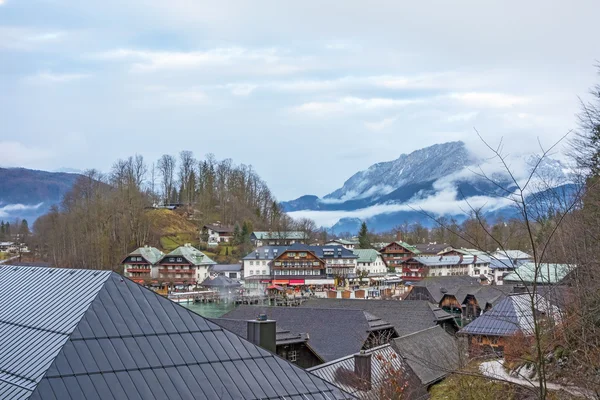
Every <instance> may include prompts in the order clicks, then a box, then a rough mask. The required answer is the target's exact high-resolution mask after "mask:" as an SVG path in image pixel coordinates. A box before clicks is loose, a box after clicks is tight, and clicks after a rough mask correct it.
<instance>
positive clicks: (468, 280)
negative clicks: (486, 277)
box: [413, 275, 481, 303]
mask: <svg viewBox="0 0 600 400" xmlns="http://www.w3.org/2000/svg"><path fill="white" fill-rule="evenodd" d="M467 285H470V286H481V283H480V282H479V280H478V279H477V278H473V277H470V276H460V275H457V276H436V277H433V276H432V277H427V278H425V279H423V280H422V281H420V282H417V283H415V284H414V285H413V286H419V287H426V288H427V289H428V290H429V293H430V294H431V297H432V298H433V300H434V301H435V302H436V303H439V302H440V300H442V297H444V295H445V294H447V293H450V294H454V293H456V291H457V290H458V288H459V287H462V286H467Z"/></svg>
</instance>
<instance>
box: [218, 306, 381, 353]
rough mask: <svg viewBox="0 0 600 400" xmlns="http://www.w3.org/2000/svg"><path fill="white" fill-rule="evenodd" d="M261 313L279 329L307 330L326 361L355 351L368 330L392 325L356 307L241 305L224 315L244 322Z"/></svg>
mask: <svg viewBox="0 0 600 400" xmlns="http://www.w3.org/2000/svg"><path fill="white" fill-rule="evenodd" d="M262 313H264V314H266V315H267V316H268V317H269V319H274V320H275V321H277V326H279V327H281V328H282V329H285V330H287V331H290V332H292V333H296V334H299V333H307V334H308V335H309V338H310V339H309V341H308V344H309V345H310V347H311V348H312V349H313V350H314V351H315V353H317V355H318V356H319V357H320V358H321V359H323V360H325V361H331V360H335V359H337V358H340V357H344V356H347V355H349V354H354V353H356V352H358V351H359V350H360V349H361V348H362V347H363V345H364V344H365V341H366V340H367V338H368V336H369V332H370V331H372V330H379V329H383V328H387V327H391V326H390V325H389V324H387V323H382V322H381V319H379V318H376V317H375V319H374V317H373V316H372V315H370V314H368V313H365V312H364V311H362V310H360V309H358V308H355V309H346V310H339V309H325V308H317V309H311V308H304V307H268V306H247V305H242V306H239V307H237V308H235V309H233V310H232V311H230V312H228V313H227V314H225V315H224V316H223V318H226V319H238V320H244V321H247V320H250V319H255V318H256V316H257V315H258V314H262ZM342 332H343V334H342Z"/></svg>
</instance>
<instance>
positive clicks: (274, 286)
mask: <svg viewBox="0 0 600 400" xmlns="http://www.w3.org/2000/svg"><path fill="white" fill-rule="evenodd" d="M267 289H269V290H283V288H282V287H281V286H277V285H270V286H267Z"/></svg>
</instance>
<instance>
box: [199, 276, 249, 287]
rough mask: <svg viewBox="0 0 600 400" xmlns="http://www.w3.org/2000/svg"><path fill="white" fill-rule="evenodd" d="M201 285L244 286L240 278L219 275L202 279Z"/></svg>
mask: <svg viewBox="0 0 600 400" xmlns="http://www.w3.org/2000/svg"><path fill="white" fill-rule="evenodd" d="M200 286H204V287H216V288H236V287H240V286H242V284H241V283H240V282H239V281H238V280H235V279H231V278H228V277H226V276H223V275H219V276H217V277H215V278H211V277H208V278H206V279H205V280H203V281H202V283H201V284H200Z"/></svg>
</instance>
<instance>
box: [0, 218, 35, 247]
mask: <svg viewBox="0 0 600 400" xmlns="http://www.w3.org/2000/svg"><path fill="white" fill-rule="evenodd" d="M29 234H30V231H29V224H28V223H27V220H26V219H18V218H17V219H15V220H14V221H13V222H12V224H11V223H10V222H9V221H6V222H5V221H0V241H4V240H6V241H10V240H17V239H19V240H20V241H25V240H26V239H27V238H28V237H29Z"/></svg>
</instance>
